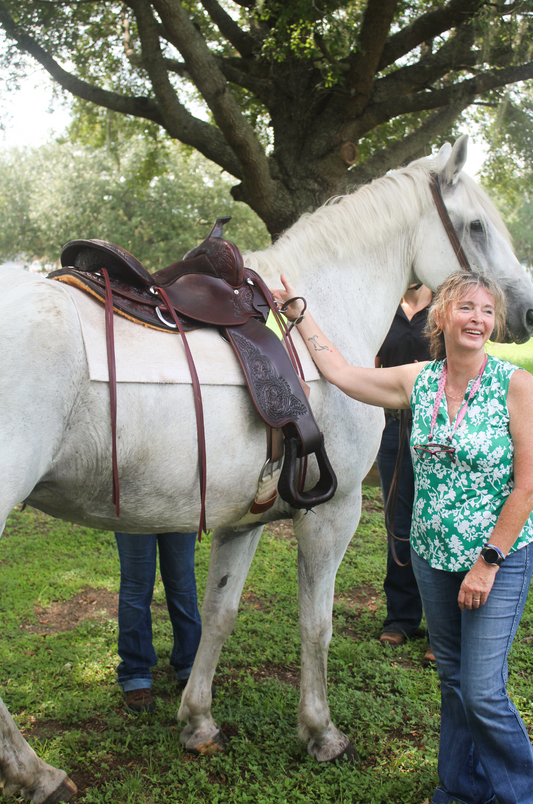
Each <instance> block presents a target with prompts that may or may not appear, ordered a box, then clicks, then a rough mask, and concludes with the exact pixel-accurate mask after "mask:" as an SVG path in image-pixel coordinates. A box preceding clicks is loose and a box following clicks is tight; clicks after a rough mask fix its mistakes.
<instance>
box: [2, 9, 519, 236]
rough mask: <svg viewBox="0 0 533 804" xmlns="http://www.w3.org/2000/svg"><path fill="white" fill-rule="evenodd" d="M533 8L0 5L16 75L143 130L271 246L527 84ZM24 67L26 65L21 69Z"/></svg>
mask: <svg viewBox="0 0 533 804" xmlns="http://www.w3.org/2000/svg"><path fill="white" fill-rule="evenodd" d="M532 12H533V0H508V1H506V0H448V2H445V1H444V0H432V1H431V0H417V1H416V2H409V1H408V0H151V1H149V0H124V2H117V0H0V26H1V27H2V28H3V30H4V32H5V34H6V35H7V38H8V41H9V42H10V47H9V49H8V53H7V62H8V65H9V68H10V69H11V70H12V71H13V70H17V69H18V70H22V69H24V68H25V67H26V68H27V66H28V64H30V63H31V61H32V60H36V61H38V62H39V63H40V64H41V65H42V66H43V67H44V68H45V69H46V70H47V71H48V72H49V73H50V75H51V76H52V77H53V78H54V80H55V81H56V82H57V83H58V84H59V85H60V86H61V87H62V88H63V89H64V90H66V91H67V92H69V93H71V94H72V95H73V96H75V97H76V98H77V99H79V100H80V101H82V102H83V103H85V104H91V105H96V107H100V108H103V109H107V110H113V111H114V112H118V113H120V114H124V115H131V116H133V117H136V118H140V119H144V120H146V121H151V123H152V124H155V125H156V126H160V127H162V128H163V129H164V130H165V131H166V132H167V133H168V135H169V136H170V137H171V138H174V139H177V140H180V141H181V142H182V143H185V144H186V145H189V146H192V147H193V148H195V149H197V150H198V151H200V152H201V153H202V154H203V155H204V156H206V157H207V158H208V159H210V160H211V161H213V162H214V163H216V164H217V165H219V166H220V167H221V168H223V169H224V170H225V171H227V172H228V173H229V174H231V175H232V176H234V177H235V179H236V180H237V183H236V185H235V186H234V187H233V189H232V194H233V196H234V198H235V199H237V200H242V201H244V202H246V203H247V204H249V205H250V207H252V209H254V210H255V212H256V213H257V214H258V215H259V216H260V217H261V218H262V219H263V221H264V222H265V223H266V225H267V228H268V230H269V231H270V233H271V234H272V235H276V234H277V233H278V232H280V231H282V230H283V229H285V228H286V227H287V226H288V225H290V224H291V223H292V222H293V221H294V220H295V219H296V218H297V217H298V216H299V215H300V214H301V213H302V212H304V211H307V210H311V209H313V208H315V207H316V206H317V205H318V204H320V203H323V202H324V201H325V200H326V199H328V198H329V197H331V196H332V195H335V194H337V193H343V192H346V191H347V190H348V189H350V188H352V187H354V186H356V185H358V184H360V183H362V182H364V181H367V180H369V179H371V178H373V177H375V176H377V175H381V174H383V173H384V172H385V171H386V170H387V169H390V168H393V167H396V166H398V165H399V164H401V163H402V162H405V161H408V160H409V159H411V158H414V157H415V156H417V155H419V154H420V153H421V151H422V150H423V148H424V146H426V145H427V144H428V143H431V142H435V141H438V140H439V138H440V137H442V136H443V135H444V134H445V133H446V132H449V130H450V128H451V127H452V126H453V124H454V122H455V121H457V119H458V118H459V117H460V115H461V114H462V113H463V112H464V111H465V110H466V109H467V108H468V107H469V106H470V105H471V104H473V103H476V102H477V103H487V104H492V105H495V104H497V103H498V100H499V94H500V93H501V94H503V92H504V88H505V87H506V86H508V85H509V84H513V83H516V82H519V81H523V80H525V79H529V78H531V77H533V61H531V60H530V56H531V37H532V33H533V15H532ZM21 54H22V58H21Z"/></svg>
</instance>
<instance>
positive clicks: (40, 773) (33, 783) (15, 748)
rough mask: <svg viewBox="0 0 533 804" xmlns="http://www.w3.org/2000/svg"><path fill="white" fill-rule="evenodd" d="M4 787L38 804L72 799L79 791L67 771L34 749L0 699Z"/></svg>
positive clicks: (0, 761)
mask: <svg viewBox="0 0 533 804" xmlns="http://www.w3.org/2000/svg"><path fill="white" fill-rule="evenodd" d="M0 789H2V790H3V793H4V796H5V797H6V798H9V796H12V795H13V794H14V793H19V794H20V795H21V796H22V798H23V799H24V800H25V801H33V802H34V804H55V802H58V801H70V799H71V798H72V796H73V795H74V794H75V793H76V792H77V791H76V785H75V784H74V783H73V782H71V781H70V779H69V778H68V776H67V774H66V773H65V771H62V770H58V769H57V768H53V767H52V766H51V765H47V764H46V762H43V761H42V759H39V757H38V756H37V754H36V753H35V751H34V750H33V749H32V748H30V746H29V745H28V743H27V742H26V740H25V739H24V737H23V736H22V734H21V733H20V731H19V730H18V729H17V727H16V725H15V722H14V720H13V718H12V717H11V715H10V714H9V712H8V711H7V708H6V706H5V704H4V702H3V701H2V699H1V698H0Z"/></svg>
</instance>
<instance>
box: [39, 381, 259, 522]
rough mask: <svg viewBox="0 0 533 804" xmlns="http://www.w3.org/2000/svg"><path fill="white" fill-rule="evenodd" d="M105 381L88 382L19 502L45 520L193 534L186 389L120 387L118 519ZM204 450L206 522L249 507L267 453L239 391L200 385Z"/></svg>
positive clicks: (196, 497) (195, 488) (191, 430)
mask: <svg viewBox="0 0 533 804" xmlns="http://www.w3.org/2000/svg"><path fill="white" fill-rule="evenodd" d="M108 393H109V392H108V386H107V384H106V383H89V386H88V389H87V393H86V394H85V395H84V398H83V399H82V400H81V401H80V404H79V405H78V407H77V410H76V411H75V412H74V414H73V416H72V417H71V420H72V421H71V426H70V429H69V432H68V433H67V434H66V437H65V441H64V444H63V446H62V449H61V451H60V453H59V455H58V456H57V458H56V460H55V461H54V465H53V467H52V469H51V471H50V472H48V473H47V475H46V476H45V477H44V478H43V479H42V480H41V482H40V483H39V484H38V485H37V486H36V487H35V489H34V490H33V492H32V494H31V495H30V496H29V497H28V502H30V503H31V504H32V505H34V506H35V507H37V508H40V509H41V510H43V511H45V512H47V513H50V514H52V515H53V516H57V517H60V518H62V519H67V520H69V521H72V522H77V523H80V524H85V525H88V526H90V527H96V528H102V529H106V530H109V529H112V530H121V531H124V532H132V533H147V532H155V531H158V532H167V531H192V530H194V529H195V528H196V527H197V525H198V520H199V516H200V487H199V479H198V477H199V473H198V446H197V428H196V418H195V412H194V403H193V395H192V387H191V386H188V385H174V384H173V385H164V384H157V385H155V384H154V385H152V384H137V383H120V384H119V385H118V406H117V407H118V416H117V448H118V450H117V451H118V463H119V482H120V518H119V519H117V517H116V515H115V514H114V506H113V503H112V500H111V490H112V474H111V472H112V468H111V429H110V423H109V397H108ZM202 397H203V407H204V420H205V436H206V452H207V499H206V511H207V524H208V527H209V528H212V527H216V526H219V525H222V524H231V523H232V522H235V521H237V520H238V519H240V517H242V516H243V514H244V513H245V512H246V511H247V510H248V508H249V506H250V504H251V502H252V501H253V498H254V496H255V492H256V490H257V482H258V478H259V473H260V471H261V467H262V465H263V463H264V460H265V456H266V435H265V427H264V424H263V423H262V421H261V420H260V418H259V417H258V415H257V413H256V412H255V410H254V408H253V406H252V404H251V401H250V399H249V395H248V392H247V390H246V389H245V388H244V387H239V386H203V388H202Z"/></svg>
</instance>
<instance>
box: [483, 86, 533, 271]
mask: <svg viewBox="0 0 533 804" xmlns="http://www.w3.org/2000/svg"><path fill="white" fill-rule="evenodd" d="M477 122H478V124H479V126H480V129H481V131H482V133H483V137H484V139H485V140H486V141H487V143H488V146H489V148H488V153H487V157H486V160H485V162H484V165H483V170H482V172H481V176H480V178H481V181H482V183H483V185H484V186H485V188H486V189H487V190H488V192H489V193H490V195H491V197H492V199H493V200H494V201H495V202H496V204H497V205H498V207H499V209H500V212H501V213H502V216H503V218H504V220H505V222H506V224H507V226H508V228H509V231H510V232H511V235H512V237H513V243H514V247H515V250H516V253H517V256H518V258H519V259H520V260H521V261H522V262H523V263H525V264H526V265H527V266H529V267H530V268H531V267H533V91H532V88H531V87H527V88H526V89H523V90H522V91H521V92H520V93H518V92H516V91H515V90H514V89H513V88H511V89H509V90H508V91H507V92H506V93H505V95H504V97H503V99H502V102H501V103H500V105H499V106H498V107H497V108H496V109H491V108H490V107H489V108H487V109H485V110H484V111H483V113H482V114H480V115H479V116H478V120H477Z"/></svg>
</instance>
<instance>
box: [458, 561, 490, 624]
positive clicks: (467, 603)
mask: <svg viewBox="0 0 533 804" xmlns="http://www.w3.org/2000/svg"><path fill="white" fill-rule="evenodd" d="M497 572H498V566H497V565H496V564H493V565H492V564H487V563H485V561H483V559H482V558H481V556H480V557H479V558H478V560H477V561H476V563H475V564H474V566H473V567H472V569H471V570H470V572H468V573H467V574H466V575H465V577H464V580H463V583H462V584H461V588H460V590H459V597H458V598H457V602H458V603H459V608H460V609H461V611H464V610H465V609H478V608H479V607H480V606H483V604H484V603H486V602H487V598H488V596H489V593H490V590H491V589H492V584H493V583H494V578H495V577H496V573H497Z"/></svg>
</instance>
